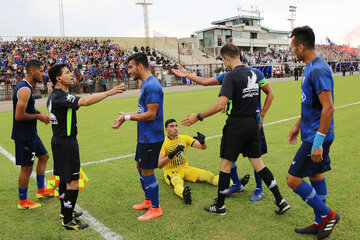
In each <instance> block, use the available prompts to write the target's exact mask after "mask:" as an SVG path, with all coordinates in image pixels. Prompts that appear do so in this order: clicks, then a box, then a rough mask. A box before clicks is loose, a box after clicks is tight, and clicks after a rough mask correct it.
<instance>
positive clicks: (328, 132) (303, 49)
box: [286, 26, 340, 239]
mask: <svg viewBox="0 0 360 240" xmlns="http://www.w3.org/2000/svg"><path fill="white" fill-rule="evenodd" d="M290 37H291V48H292V51H293V53H294V54H295V55H296V58H297V60H298V61H304V62H305V63H306V67H305V71H304V74H303V79H302V82H301V118H300V119H299V120H298V121H297V122H296V124H295V126H294V127H293V128H292V129H291V131H290V132H289V143H290V144H296V142H297V136H298V135H299V132H300V131H301V140H302V144H301V146H300V148H299V150H298V151H297V153H296V155H295V157H294V159H293V161H292V163H291V165H290V168H289V171H288V174H287V176H286V178H287V183H288V185H289V187H290V188H291V189H292V190H293V191H294V192H295V193H296V194H298V195H299V196H300V197H301V198H302V199H303V200H304V201H305V202H306V203H307V204H308V205H310V206H311V207H312V208H313V209H314V213H315V221H314V224H312V225H309V226H307V227H299V228H296V229H295V232H297V233H301V234H314V235H317V239H324V238H326V237H328V236H329V235H330V233H331V231H332V230H333V228H334V226H335V225H336V224H337V222H338V221H339V220H340V216H339V214H338V213H336V212H334V211H332V210H331V209H330V208H328V206H327V205H326V204H325V203H326V198H327V188H326V182H325V176H324V173H325V172H327V171H329V170H331V167H330V158H329V152H330V146H331V144H332V142H333V140H334V120H333V114H334V111H335V109H334V77H333V74H332V71H331V69H330V67H329V65H328V64H327V62H326V61H324V59H322V58H321V57H320V56H318V55H317V53H316V52H315V34H314V32H313V30H312V29H311V28H310V27H309V26H304V27H298V28H295V29H294V30H293V31H292V33H291V36H290ZM305 177H309V179H310V183H311V184H309V183H307V182H305V181H304V180H303V178H305Z"/></svg>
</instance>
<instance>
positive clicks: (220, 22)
mask: <svg viewBox="0 0 360 240" xmlns="http://www.w3.org/2000/svg"><path fill="white" fill-rule="evenodd" d="M236 19H254V20H264V18H263V17H256V16H249V15H239V16H235V17H231V18H225V19H221V20H218V21H214V22H212V23H211V24H212V25H225V23H226V22H229V21H233V20H236Z"/></svg>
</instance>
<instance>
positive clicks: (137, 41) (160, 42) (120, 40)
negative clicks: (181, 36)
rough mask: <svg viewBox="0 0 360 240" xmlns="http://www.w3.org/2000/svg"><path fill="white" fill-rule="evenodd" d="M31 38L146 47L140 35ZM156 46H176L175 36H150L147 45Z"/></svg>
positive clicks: (130, 47)
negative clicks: (78, 40)
mask: <svg viewBox="0 0 360 240" xmlns="http://www.w3.org/2000/svg"><path fill="white" fill-rule="evenodd" d="M32 38H33V39H56V40H58V39H62V40H66V39H68V40H76V39H80V40H88V39H94V40H95V39H96V40H98V41H105V40H109V39H110V40H112V41H114V42H116V43H117V44H118V45H119V46H120V47H121V48H124V49H133V48H134V46H137V47H138V48H139V49H140V48H141V47H146V46H147V43H146V38H141V37H51V36H48V37H32ZM158 46H166V47H167V48H177V38H175V37H162V38H157V37H156V38H150V39H149V47H150V48H155V47H158Z"/></svg>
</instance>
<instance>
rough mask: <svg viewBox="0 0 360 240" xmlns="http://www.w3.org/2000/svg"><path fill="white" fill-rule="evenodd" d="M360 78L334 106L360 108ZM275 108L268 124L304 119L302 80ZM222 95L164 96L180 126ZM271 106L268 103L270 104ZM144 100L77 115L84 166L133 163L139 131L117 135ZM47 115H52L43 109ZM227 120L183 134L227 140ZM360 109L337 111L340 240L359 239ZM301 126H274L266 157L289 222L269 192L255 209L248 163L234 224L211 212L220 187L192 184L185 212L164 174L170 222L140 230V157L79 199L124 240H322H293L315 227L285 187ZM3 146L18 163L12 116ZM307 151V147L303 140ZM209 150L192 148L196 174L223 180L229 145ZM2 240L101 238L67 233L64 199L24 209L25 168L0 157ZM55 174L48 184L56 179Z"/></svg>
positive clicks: (46, 136)
mask: <svg viewBox="0 0 360 240" xmlns="http://www.w3.org/2000/svg"><path fill="white" fill-rule="evenodd" d="M359 83H360V78H359V76H358V75H356V76H348V77H345V78H344V77H336V78H335V107H338V106H343V105H346V104H351V103H354V102H359V101H360V97H359V96H360V91H359V88H358V85H359ZM271 86H272V88H273V90H274V92H275V99H274V101H273V104H272V106H271V108H270V110H269V112H268V114H267V116H266V118H265V123H270V122H274V121H278V120H282V119H286V118H290V117H295V116H298V115H300V81H299V82H294V81H291V82H276V83H272V84H271ZM218 92H219V89H206V90H201V91H191V92H182V93H170V94H165V100H164V119H165V120H166V119H168V118H175V119H177V120H178V121H180V120H181V119H183V118H184V116H185V115H186V114H188V113H197V112H199V111H201V110H204V109H205V108H207V107H209V106H210V105H211V104H212V103H213V102H215V101H216V99H217V95H218ZM263 99H264V98H263ZM136 108H137V97H132V98H118V99H109V100H105V101H103V102H101V103H99V104H96V105H94V106H90V107H82V108H80V109H79V111H78V113H77V114H78V130H79V133H78V141H79V146H80V156H81V162H82V163H86V162H90V161H98V160H102V159H106V158H114V157H118V156H122V155H127V154H132V153H134V152H135V146H136V123H135V122H126V123H124V125H123V126H122V127H121V128H120V129H119V130H113V129H111V125H112V124H113V121H114V119H115V118H116V117H117V116H118V112H120V111H135V110H136ZM41 110H42V111H46V109H41ZM225 119H226V116H225V115H224V114H220V113H219V114H216V115H214V116H212V117H209V118H207V119H205V120H204V121H203V122H198V123H196V124H195V125H193V126H191V127H180V134H187V135H190V136H194V134H195V133H196V132H197V131H199V132H202V133H203V134H205V135H206V136H207V137H210V136H214V135H218V134H221V131H222V127H223V125H224V121H225ZM358 119H360V104H356V105H352V106H348V107H344V108H338V109H337V110H336V111H335V141H334V143H333V146H332V148H331V152H330V157H331V159H332V169H333V170H332V171H330V172H329V173H327V174H326V179H327V186H328V200H327V203H328V205H329V206H330V207H331V208H333V209H334V210H336V211H338V212H339V213H340V215H341V217H342V219H341V220H340V223H339V224H338V225H337V226H336V228H335V230H334V232H333V233H332V235H331V237H330V238H331V239H359V232H360V227H359V222H360V215H359V213H360V200H359V199H360V194H359V186H360V174H359V166H360V154H359V152H358V143H359V142H360V131H359V124H358ZM295 121H296V120H295V119H294V120H290V121H286V122H281V123H277V124H274V125H269V126H266V127H265V135H266V138H267V143H268V151H269V153H268V154H266V155H265V156H264V157H263V160H264V162H265V164H266V165H267V166H268V167H269V169H270V170H271V171H272V172H273V174H274V175H275V177H276V180H277V183H278V185H279V187H280V191H281V193H282V195H283V196H284V197H285V198H286V200H287V201H288V203H289V204H290V205H291V209H290V210H289V211H288V212H287V213H286V214H284V215H282V216H276V215H275V214H274V212H273V211H274V209H275V204H273V202H272V198H273V196H272V194H271V192H270V191H269V190H268V189H267V188H266V187H265V185H264V187H265V188H264V189H265V195H264V198H263V199H262V200H261V201H259V202H250V197H251V195H252V191H253V190H254V188H255V181H254V176H253V170H252V168H251V166H250V164H249V162H248V160H247V159H245V158H242V157H239V159H238V161H237V164H238V170H239V175H243V174H245V173H250V174H251V180H250V182H249V184H248V185H247V186H246V187H245V191H244V192H242V193H238V194H235V195H234V196H233V197H231V198H230V199H227V201H226V208H227V211H228V213H227V215H225V216H217V215H214V214H210V213H207V212H205V211H204V210H203V207H204V206H205V205H207V204H209V203H212V200H213V198H214V197H216V193H217V190H216V188H215V187H213V186H211V185H209V184H205V183H189V185H190V186H191V189H192V198H193V204H192V205H191V206H186V205H185V204H184V203H183V201H182V200H181V199H180V198H179V197H177V196H176V195H175V193H174V192H173V189H171V188H169V187H168V186H167V185H166V183H165V181H164V179H163V174H162V170H159V169H157V170H156V171H155V173H156V177H157V179H158V181H159V185H160V186H159V187H160V204H161V206H162V209H163V211H164V215H163V216H162V217H160V218H157V219H154V220H151V221H145V222H139V221H137V220H136V218H137V216H139V215H141V214H143V213H144V212H143V211H135V210H133V209H132V205H133V204H136V203H139V202H140V201H142V200H143V197H144V194H143V191H142V189H141V186H140V182H139V177H138V172H137V170H136V168H135V161H134V160H133V157H128V158H121V159H117V160H112V161H108V162H105V163H97V164H90V165H86V166H84V167H83V170H84V171H85V173H86V174H87V176H88V177H89V179H90V181H89V183H88V184H87V186H86V188H85V189H84V190H83V191H82V192H81V194H80V195H79V198H78V204H79V205H80V206H81V207H82V208H84V209H86V210H87V211H88V212H89V213H90V214H91V215H92V216H93V217H95V218H96V219H97V220H98V221H100V222H101V223H103V224H104V225H105V226H107V227H108V228H110V229H111V231H113V232H116V233H117V234H119V235H121V236H122V237H123V238H124V239H251V240H255V239H292V240H295V239H314V237H312V236H302V235H298V234H296V233H295V232H294V228H295V227H297V226H304V225H307V224H311V223H312V221H313V218H314V216H313V212H312V209H311V208H310V207H308V206H307V205H306V204H305V203H304V202H303V201H302V200H301V199H300V197H299V196H297V195H296V194H295V193H293V192H292V191H291V189H290V188H289V187H288V186H287V184H286V179H285V176H286V173H287V170H288V167H289V164H290V163H291V161H292V158H293V156H294V155H295V153H296V151H297V149H298V147H299V146H300V143H298V144H297V145H295V146H292V145H289V144H288V143H287V136H288V132H289V130H290V129H291V127H292V126H293V124H294V123H295ZM0 123H1V124H0V136H1V138H0V145H1V146H2V147H3V148H4V149H6V150H7V151H8V152H10V153H11V154H13V155H14V150H15V149H14V143H13V141H12V140H11V139H10V135H11V127H12V112H2V113H0ZM38 133H39V136H40V137H41V139H42V140H43V142H44V144H45V146H46V148H47V149H48V151H49V153H50V159H49V163H48V166H47V169H48V170H50V169H52V165H53V164H52V156H51V147H50V139H51V129H50V126H45V125H44V124H42V123H40V122H39V123H38ZM299 142H300V141H299ZM207 144H208V149H207V150H205V151H201V150H198V149H189V151H188V157H189V162H190V165H192V166H196V167H200V168H204V169H207V170H211V171H212V172H214V173H216V174H218V172H219V145H220V138H219V137H217V138H212V139H209V140H207ZM0 169H1V173H0V206H1V207H0V226H1V233H0V239H102V237H101V236H100V235H99V234H98V233H97V232H95V231H94V230H93V229H92V228H88V229H86V230H83V231H77V232H73V231H64V230H62V229H61V227H60V221H59V219H58V211H59V203H58V200H56V199H46V200H42V201H40V202H41V203H42V204H43V206H42V207H41V208H39V209H35V210H32V211H20V210H18V209H17V208H16V207H17V206H16V204H17V199H18V193H17V186H18V185H17V184H18V174H19V168H18V167H17V166H15V165H14V164H13V163H12V162H11V161H9V160H8V159H7V158H6V157H5V156H4V155H2V154H0ZM50 175H51V174H50V173H49V174H47V176H46V177H47V178H48V177H50ZM35 191H36V182H35V180H34V179H33V178H32V179H31V180H30V184H29V193H28V196H29V198H30V199H32V200H35V193H36V192H35Z"/></svg>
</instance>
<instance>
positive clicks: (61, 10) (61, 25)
mask: <svg viewBox="0 0 360 240" xmlns="http://www.w3.org/2000/svg"><path fill="white" fill-rule="evenodd" d="M59 23H60V36H61V37H64V36H65V27H64V11H63V0H59Z"/></svg>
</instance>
